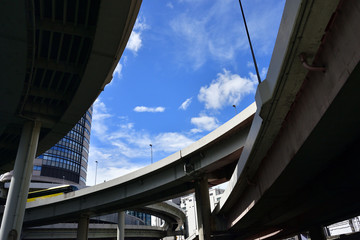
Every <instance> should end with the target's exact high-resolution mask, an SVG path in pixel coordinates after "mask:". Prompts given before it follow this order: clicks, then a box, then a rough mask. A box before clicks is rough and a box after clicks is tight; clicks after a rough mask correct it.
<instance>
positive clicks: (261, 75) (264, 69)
mask: <svg viewBox="0 0 360 240" xmlns="http://www.w3.org/2000/svg"><path fill="white" fill-rule="evenodd" d="M267 71H268V69H267V68H262V69H261V72H260V77H261V79H262V80H264V79H265V78H266V74H267Z"/></svg>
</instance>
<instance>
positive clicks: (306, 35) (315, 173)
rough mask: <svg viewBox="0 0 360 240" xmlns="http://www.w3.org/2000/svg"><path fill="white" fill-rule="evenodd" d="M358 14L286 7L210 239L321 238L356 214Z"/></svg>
mask: <svg viewBox="0 0 360 240" xmlns="http://www.w3.org/2000/svg"><path fill="white" fill-rule="evenodd" d="M359 9H360V4H359V2H358V1H352V0H351V1H331V2H324V1H302V0H297V1H287V2H286V5H285V9H284V14H283V18H282V22H281V25H280V29H279V34H278V38H277V40H276V44H275V48H274V52H273V56H272V59H271V63H270V67H269V70H268V74H267V78H266V80H264V81H263V82H262V83H261V84H260V85H259V87H258V90H257V93H256V103H257V106H258V109H257V112H256V114H255V116H254V121H253V124H252V126H251V130H250V132H249V137H248V139H247V141H246V144H245V148H244V151H243V153H242V155H241V157H240V159H239V162H238V163H237V166H236V168H235V171H234V172H233V175H232V177H231V180H230V181H229V187H228V189H226V191H225V193H224V196H223V198H222V199H221V200H220V204H219V205H218V206H217V209H216V211H215V212H214V213H213V216H214V218H216V220H217V221H218V224H217V227H218V228H217V229H216V230H215V229H214V232H213V234H214V235H221V236H223V237H224V238H226V236H227V237H228V239H246V238H248V239H253V238H259V237H263V238H264V237H265V236H267V237H270V235H268V234H272V235H273V238H274V239H281V238H285V237H288V236H291V234H293V235H295V234H297V233H300V232H302V231H310V234H311V235H312V234H317V235H313V236H311V238H317V239H321V238H319V234H320V235H321V226H326V225H329V224H331V223H333V222H336V221H340V220H343V219H348V218H350V217H353V216H357V215H359V213H360V208H359V204H358V201H357V199H358V198H357V191H356V190H355V189H357V183H358V182H359V181H360V177H359V176H360V175H359V173H358V172H359V170H360V165H359V161H358V159H359V157H358V154H357V151H356V150H357V149H358V146H359V139H360V127H359V122H360V114H359V111H357V110H356V109H357V106H359V104H360V97H359V94H358V89H359V81H358V80H359V74H360V64H359V60H360V45H359V41H358V31H357V30H355V29H357V27H356V26H358V22H359V21H360V14H359V13H360V11H359ZM304 55H305V56H307V59H306V58H305V60H306V61H307V63H306V61H305V63H304V61H303V58H301V56H304ZM306 65H307V66H306ZM309 65H312V66H310V67H309ZM323 67H325V71H323V69H322V68H323ZM322 234H323V233H322Z"/></svg>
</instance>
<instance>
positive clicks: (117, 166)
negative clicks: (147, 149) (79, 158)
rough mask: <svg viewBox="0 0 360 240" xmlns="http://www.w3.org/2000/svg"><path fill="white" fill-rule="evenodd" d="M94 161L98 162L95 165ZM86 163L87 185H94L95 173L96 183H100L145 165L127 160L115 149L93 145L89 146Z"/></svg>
mask: <svg viewBox="0 0 360 240" xmlns="http://www.w3.org/2000/svg"><path fill="white" fill-rule="evenodd" d="M95 161H97V162H98V163H97V166H96V163H95ZM88 164H89V165H88V169H87V181H86V183H87V185H94V183H95V173H96V183H102V182H104V181H109V180H111V179H114V178H117V177H120V176H122V175H125V174H127V173H130V172H133V171H135V170H137V169H139V168H141V167H144V166H145V165H144V164H136V163H132V162H129V161H127V160H126V159H124V158H122V157H121V156H120V155H119V154H118V153H117V151H116V149H111V148H98V147H94V146H92V147H91V148H90V152H89V163H88ZM96 168H97V169H96ZM96 170H97V171H96Z"/></svg>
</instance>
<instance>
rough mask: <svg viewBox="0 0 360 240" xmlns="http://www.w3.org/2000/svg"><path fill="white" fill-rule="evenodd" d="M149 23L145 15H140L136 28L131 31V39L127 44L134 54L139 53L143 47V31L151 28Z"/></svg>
mask: <svg viewBox="0 0 360 240" xmlns="http://www.w3.org/2000/svg"><path fill="white" fill-rule="evenodd" d="M149 28H150V27H149V25H147V24H146V21H145V18H144V17H138V18H137V20H136V22H135V25H134V29H133V31H132V32H131V35H130V38H129V41H128V43H127V45H126V48H127V49H129V50H130V51H132V52H133V53H134V54H137V52H138V51H139V50H140V48H141V47H142V36H141V35H142V33H143V31H144V30H146V29H149Z"/></svg>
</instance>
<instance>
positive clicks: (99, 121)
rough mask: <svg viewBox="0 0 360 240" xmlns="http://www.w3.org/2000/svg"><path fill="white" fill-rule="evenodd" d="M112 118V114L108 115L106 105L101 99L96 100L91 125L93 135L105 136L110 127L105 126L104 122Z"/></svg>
mask: <svg viewBox="0 0 360 240" xmlns="http://www.w3.org/2000/svg"><path fill="white" fill-rule="evenodd" d="M110 117H111V114H109V113H108V110H107V108H106V106H105V104H104V103H103V102H102V101H101V100H100V98H98V99H96V101H95V102H94V104H93V114H92V123H91V131H92V133H93V134H95V135H98V136H103V135H104V134H105V133H106V132H107V130H108V127H107V126H106V124H104V121H105V120H106V119H108V118H110Z"/></svg>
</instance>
